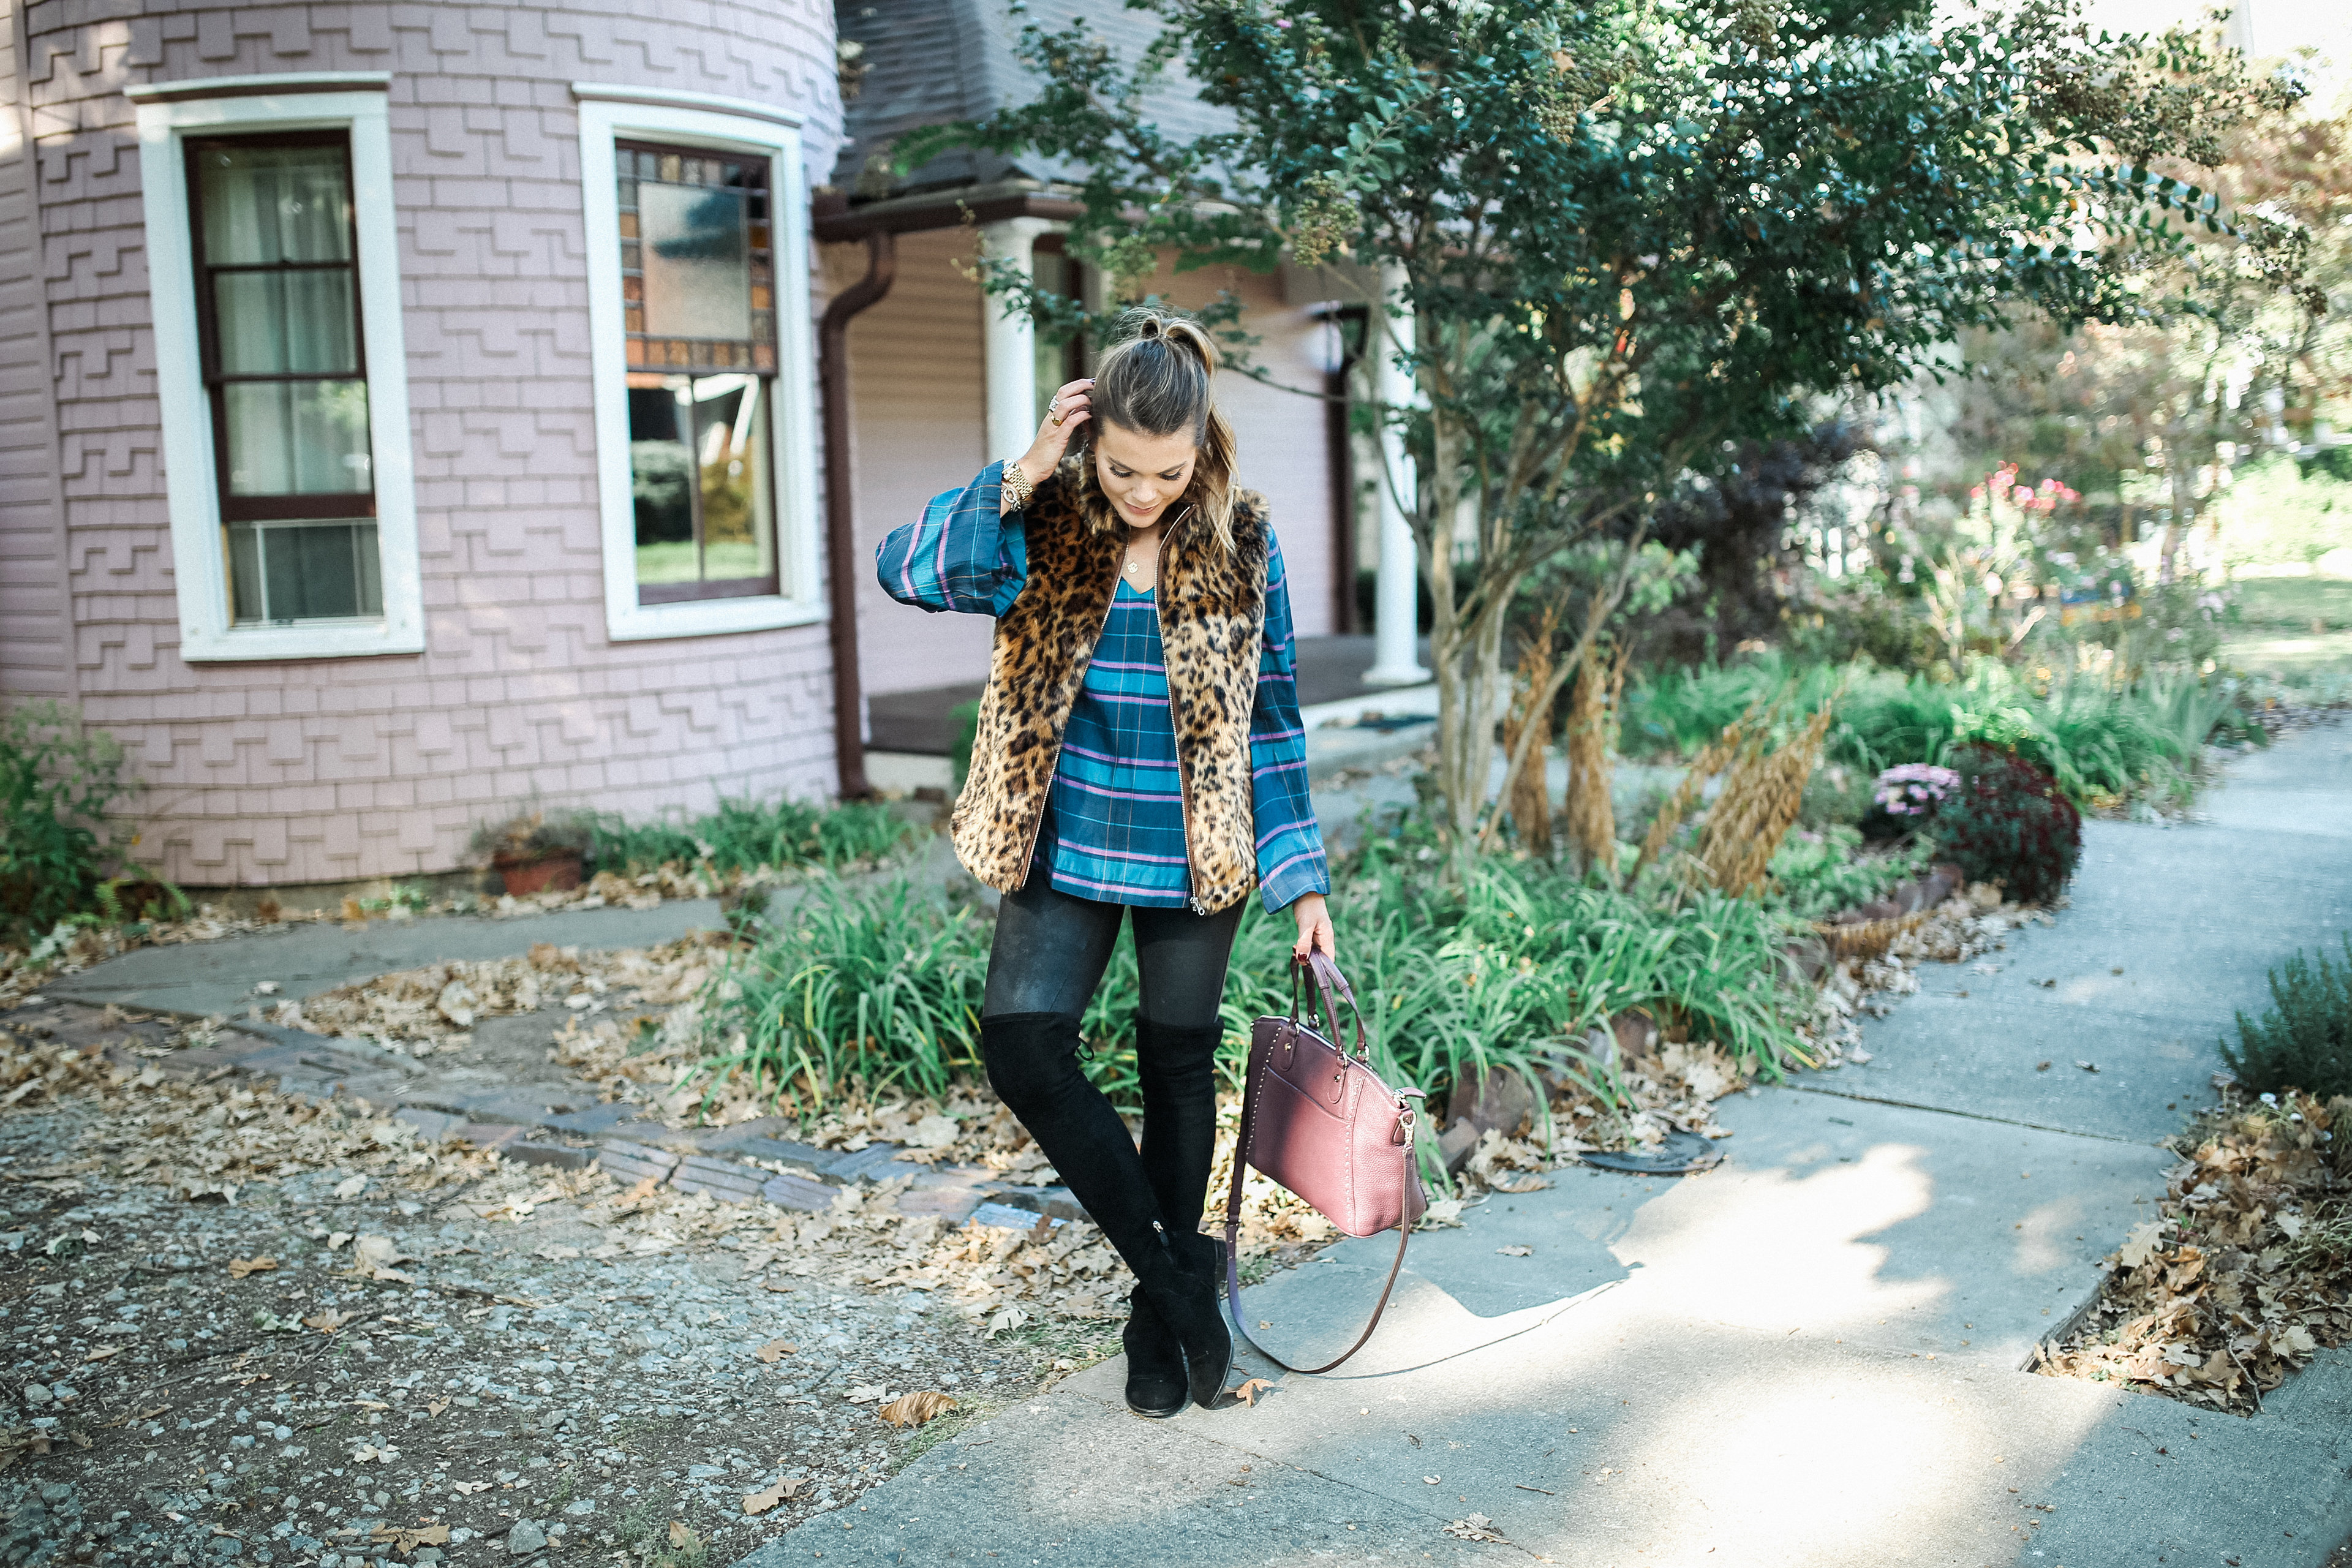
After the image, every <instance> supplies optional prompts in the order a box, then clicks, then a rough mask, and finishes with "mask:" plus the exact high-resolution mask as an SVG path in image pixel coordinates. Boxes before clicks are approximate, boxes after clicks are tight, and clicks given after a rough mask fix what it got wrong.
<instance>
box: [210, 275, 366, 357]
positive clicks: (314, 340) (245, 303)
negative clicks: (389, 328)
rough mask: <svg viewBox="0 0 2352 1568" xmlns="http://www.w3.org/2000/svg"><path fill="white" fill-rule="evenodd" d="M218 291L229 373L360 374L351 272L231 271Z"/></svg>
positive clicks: (219, 278)
mask: <svg viewBox="0 0 2352 1568" xmlns="http://www.w3.org/2000/svg"><path fill="white" fill-rule="evenodd" d="M213 288H214V300H215V310H216V312H217V317H218V320H219V322H220V361H221V363H220V368H221V374H224V375H283V374H288V373H289V372H292V373H300V372H303V371H316V372H320V373H321V374H330V375H335V374H341V375H349V374H352V372H354V371H356V370H358V369H359V363H360V362H359V333H358V332H357V331H356V330H355V329H356V328H357V326H358V313H357V311H356V310H353V309H352V304H353V301H352V274H351V273H350V272H349V271H347V270H344V269H341V268H337V269H335V270H333V271H331V272H223V273H218V274H215V276H214V279H213Z"/></svg>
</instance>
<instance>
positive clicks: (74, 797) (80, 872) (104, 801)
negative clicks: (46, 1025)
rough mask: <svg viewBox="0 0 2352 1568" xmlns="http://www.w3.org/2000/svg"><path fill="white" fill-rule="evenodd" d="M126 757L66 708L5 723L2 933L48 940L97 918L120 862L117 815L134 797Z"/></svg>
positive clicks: (0, 801) (0, 746)
mask: <svg viewBox="0 0 2352 1568" xmlns="http://www.w3.org/2000/svg"><path fill="white" fill-rule="evenodd" d="M136 788H137V785H136V784H134V783H133V782H132V781H131V780H129V779H126V778H125V777H124V776H123V756H122V748H121V746H120V745H118V744H116V742H115V740H114V737H112V736H111V735H109V734H107V733H105V732H104V731H99V730H88V729H84V728H83V727H82V722H81V715H80V713H79V711H78V710H75V709H73V708H70V707H68V706H66V705H65V704H63V703H58V702H27V703H26V704H25V705H24V706H22V707H20V708H17V709H16V710H13V711H11V712H10V713H9V714H8V715H7V717H6V720H5V722H0V931H5V930H9V929H15V930H17V931H47V930H49V929H50V928H51V927H53V926H55V925H56V924H57V923H58V921H62V920H65V919H67V918H68V917H69V916H72V915H75V914H77V913H80V912H82V911H84V910H88V909H89V906H90V905H91V903H92V902H93V901H94V900H95V899H96V897H97V895H98V892H99V889H100V887H101V885H102V884H103V882H104V879H105V872H106V868H107V865H108V862H109V861H110V860H113V859H115V858H119V852H118V851H117V849H116V848H115V847H114V845H113V844H112V842H111V837H110V833H109V831H108V828H107V822H106V815H107V811H108V808H109V807H110V806H112V805H114V803H115V802H117V801H119V800H121V799H123V798H125V797H127V796H128V795H131V794H132V793H134V791H135V790H136Z"/></svg>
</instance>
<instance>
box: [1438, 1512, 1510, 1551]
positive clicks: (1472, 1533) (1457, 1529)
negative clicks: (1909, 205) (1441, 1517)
mask: <svg viewBox="0 0 2352 1568" xmlns="http://www.w3.org/2000/svg"><path fill="white" fill-rule="evenodd" d="M1445 1533H1446V1534H1448V1535H1452V1536H1456V1537H1459V1538H1460V1539H1462V1540H1464V1541H1491V1542H1494V1543H1495V1544H1496V1545H1498V1546H1508V1545H1509V1544H1510V1543H1511V1542H1510V1539H1509V1538H1508V1537H1507V1536H1506V1535H1504V1534H1503V1532H1502V1531H1499V1530H1496V1528H1495V1521H1493V1520H1491V1519H1488V1518H1487V1517H1486V1515H1485V1514H1483V1513H1474V1514H1472V1515H1471V1516H1470V1517H1469V1518H1468V1519H1457V1520H1455V1521H1454V1522H1453V1523H1452V1524H1449V1525H1447V1526H1446V1527H1445Z"/></svg>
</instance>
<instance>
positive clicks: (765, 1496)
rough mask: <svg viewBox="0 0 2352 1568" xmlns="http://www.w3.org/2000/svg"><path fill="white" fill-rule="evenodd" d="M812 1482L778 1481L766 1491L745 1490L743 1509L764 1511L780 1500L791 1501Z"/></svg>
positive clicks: (748, 1511)
mask: <svg viewBox="0 0 2352 1568" xmlns="http://www.w3.org/2000/svg"><path fill="white" fill-rule="evenodd" d="M812 1484H813V1483H812V1482H810V1481H807V1480H798V1481H778V1482H777V1483H776V1484H775V1485H774V1486H772V1487H770V1488H769V1489H767V1490H766V1491H763V1492H745V1493H744V1494H743V1511H744V1512H745V1513H749V1514H760V1513H765V1512H767V1511H768V1510H770V1509H772V1508H773V1507H775V1506H776V1505H777V1504H778V1503H780V1502H790V1501H792V1500H793V1499H794V1498H796V1497H798V1496H800V1494H801V1493H803V1492H804V1491H806V1490H808V1489H809V1487H810V1486H811V1485H812Z"/></svg>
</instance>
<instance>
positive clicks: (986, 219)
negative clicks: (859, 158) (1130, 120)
mask: <svg viewBox="0 0 2352 1568" xmlns="http://www.w3.org/2000/svg"><path fill="white" fill-rule="evenodd" d="M1085 210H1086V209H1085V208H1084V207H1083V206H1081V205H1079V204H1078V203H1076V202H1074V201H1071V200H1069V199H1068V198H1067V197H1064V196H1049V195H1045V194H1044V193H1042V192H1040V191H1038V190H1036V189H1035V188H1034V187H1032V186H1027V185H1018V184H1012V183H1010V182H1000V183H998V184H988V185H966V186H963V187H961V189H957V190H949V191H942V192H936V193H934V192H923V193H919V194H916V195H904V196H887V197H884V198H883V199H881V200H879V201H871V202H864V203H861V204H859V205H856V206H852V205H849V198H848V197H847V196H846V195H844V194H843V193H841V192H838V191H824V192H819V193H818V194H817V196H816V199H815V201H814V204H812V211H811V213H810V215H809V226H810V229H811V231H812V232H813V233H814V235H815V237H816V238H817V239H819V240H820V241H822V242H824V243H825V244H828V245H833V244H838V243H840V242H841V241H843V240H850V239H864V238H865V237H866V236H868V235H871V234H875V233H888V234H915V233H919V232H922V231H924V230H929V229H941V228H961V227H962V226H964V225H966V224H968V223H969V224H983V223H995V222H997V221H998V220H999V219H1001V218H1009V217H1037V218H1044V219H1045V220H1046V221H1047V222H1049V223H1068V222H1070V221H1072V220H1073V219H1075V218H1076V217H1077V216H1079V215H1080V214H1081V213H1083V212H1084V211H1085Z"/></svg>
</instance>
